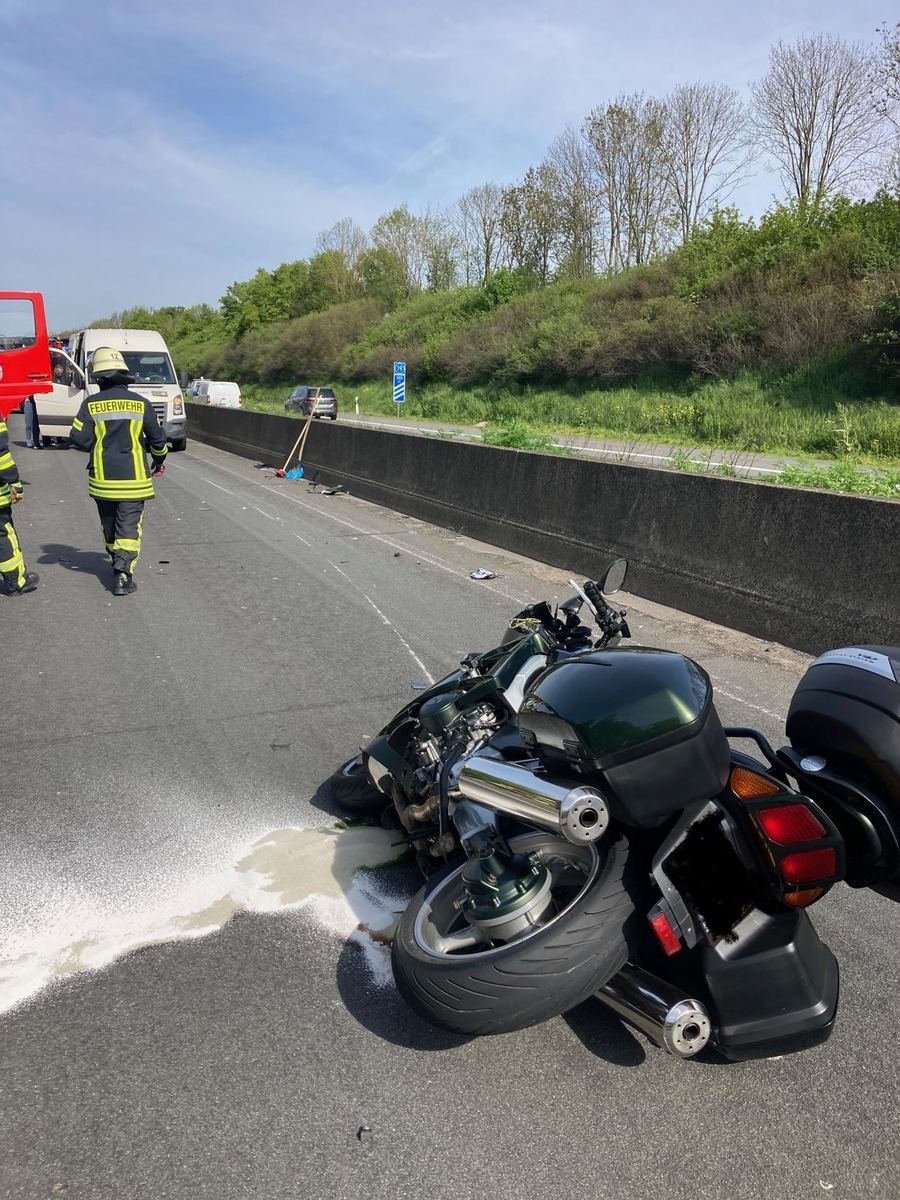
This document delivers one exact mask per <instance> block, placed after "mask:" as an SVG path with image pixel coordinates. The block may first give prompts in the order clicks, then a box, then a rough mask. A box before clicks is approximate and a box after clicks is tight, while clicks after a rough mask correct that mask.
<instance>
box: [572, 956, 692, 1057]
mask: <svg viewBox="0 0 900 1200" xmlns="http://www.w3.org/2000/svg"><path fill="white" fill-rule="evenodd" d="M595 995H596V997H597V999H598V1000H600V1001H602V1003H603V1004H605V1005H606V1007H607V1008H609V1009H612V1011H613V1012H614V1013H616V1014H617V1015H618V1016H620V1017H622V1018H623V1020H625V1021H628V1022H629V1023H630V1024H631V1025H634V1026H635V1027H636V1028H637V1029H640V1030H641V1032H642V1033H646V1034H647V1036H648V1037H649V1038H651V1039H652V1040H653V1041H654V1042H656V1044H657V1046H661V1047H662V1049H663V1050H667V1051H668V1052H669V1054H674V1055H676V1056H677V1057H678V1058H693V1056H694V1055H695V1054H699V1053H700V1051H701V1050H702V1049H703V1047H704V1046H705V1045H706V1044H707V1043H708V1042H709V1039H710V1038H711V1037H712V1022H711V1021H710V1019H709V1014H708V1013H707V1011H706V1009H705V1008H704V1007H703V1005H702V1004H701V1003H700V1002H699V1000H689V999H687V998H686V997H685V995H684V993H683V992H682V991H680V990H679V989H678V988H676V987H674V986H673V985H672V984H670V983H666V982H665V980H663V979H659V978H657V976H656V975H651V974H650V973H649V971H642V970H641V968H640V967H634V966H632V965H631V963H626V964H625V966H624V967H623V968H622V970H621V971H620V972H619V973H618V975H614V976H613V977H612V979H610V981H609V983H606V984H604V985H603V987H602V988H600V990H599V991H598V992H596V993H595Z"/></svg>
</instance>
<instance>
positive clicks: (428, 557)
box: [176, 463, 533, 604]
mask: <svg viewBox="0 0 900 1200" xmlns="http://www.w3.org/2000/svg"><path fill="white" fill-rule="evenodd" d="M210 465H215V468H216V470H218V471H224V472H225V473H226V474H227V475H233V476H234V477H235V479H239V480H241V482H242V483H250V484H254V485H255V486H256V487H261V488H263V489H264V490H265V491H267V492H271V493H272V495H274V496H278V497H279V498H280V499H282V500H289V501H290V502H291V503H292V504H299V505H300V507H301V508H305V509H308V510H309V511H310V512H314V513H318V514H319V515H320V516H323V517H327V518H328V519H330V520H332V521H334V522H336V523H337V524H338V525H343V526H345V527H346V528H347V529H352V530H353V531H354V532H355V533H361V534H363V535H364V536H366V537H370V538H372V539H373V541H376V542H381V543H382V544H383V545H385V546H390V547H391V548H392V549H394V550H404V551H406V552H407V553H409V552H410V547H409V543H408V542H401V541H396V540H394V539H393V538H390V537H387V536H385V535H384V534H380V533H377V532H376V531H375V530H374V529H368V528H366V526H364V525H358V524H357V523H356V522H355V521H351V520H350V519H349V518H347V517H339V516H337V515H336V514H335V513H326V512H325V511H324V510H323V509H321V508H317V507H316V506H315V505H313V504H307V503H306V501H304V500H301V499H300V498H299V497H297V496H289V495H287V494H285V493H284V492H283V491H281V490H280V489H277V488H273V487H271V486H270V485H269V484H265V483H261V482H260V481H259V480H258V479H248V478H247V477H246V476H244V475H241V474H240V473H239V472H238V471H232V470H231V469H230V468H229V467H223V466H222V465H221V463H215V464H210ZM176 469H177V470H182V471H183V470H186V464H179V466H178V468H176ZM200 478H201V479H202V478H204V476H200ZM221 490H222V491H225V490H226V489H224V488H223V489H221ZM229 495H234V496H235V498H236V499H237V498H238V497H237V496H236V494H235V493H234V492H231V493H229ZM382 507H384V506H382ZM415 553H416V556H417V557H418V558H421V559H423V560H424V561H425V562H427V563H428V564H429V566H432V567H437V568H438V570H441V571H446V572H447V573H448V574H450V575H453V576H455V577H456V578H457V579H468V578H469V576H468V573H467V572H466V571H459V570H457V568H456V567H453V566H451V565H450V563H448V562H447V561H446V560H445V559H442V558H439V557H437V556H436V555H433V554H429V553H428V552H427V551H421V550H419V549H418V548H416V551H415ZM478 590H479V591H482V592H493V593H494V594H495V595H496V596H502V597H503V599H504V600H514V601H516V602H517V603H520V604H521V603H525V602H529V603H530V602H531V600H532V599H533V597H532V596H530V595H529V594H527V593H526V594H524V595H522V594H520V593H519V592H517V591H515V590H511V591H510V590H506V591H504V589H503V588H498V587H491V585H490V584H489V583H487V582H479V585H478Z"/></svg>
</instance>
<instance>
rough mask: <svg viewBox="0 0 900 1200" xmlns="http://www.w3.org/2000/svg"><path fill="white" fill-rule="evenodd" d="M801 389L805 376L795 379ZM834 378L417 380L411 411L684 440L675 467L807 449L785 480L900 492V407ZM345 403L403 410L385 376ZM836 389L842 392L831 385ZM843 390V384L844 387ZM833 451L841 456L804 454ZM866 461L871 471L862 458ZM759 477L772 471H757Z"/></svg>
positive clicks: (249, 400) (270, 397)
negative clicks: (553, 383)
mask: <svg viewBox="0 0 900 1200" xmlns="http://www.w3.org/2000/svg"><path fill="white" fill-rule="evenodd" d="M795 387H796V385H795ZM833 389H834V383H833V381H832V383H831V386H830V387H827V386H825V385H823V383H822V381H820V380H816V379H811V378H807V379H805V380H804V381H803V382H802V385H801V386H799V387H796V390H795V391H794V392H793V394H792V393H791V392H790V390H789V386H788V383H786V382H785V381H782V382H781V383H779V384H776V385H775V386H769V387H766V386H764V385H763V384H762V383H761V382H760V381H759V380H756V379H754V378H752V376H750V375H749V374H748V375H745V376H743V377H742V378H740V379H738V380H737V381H735V382H727V381H716V382H709V383H706V384H703V385H701V386H700V387H697V388H695V389H694V390H693V391H685V392H680V393H677V392H671V391H663V390H652V389H650V388H618V389H613V390H596V391H589V390H579V391H563V390H561V389H553V388H547V389H537V388H535V389H523V390H520V391H512V390H507V391H503V390H499V391H498V390H497V389H488V388H472V389H465V390H461V389H456V388H452V387H450V386H448V385H442V384H430V385H426V386H424V387H422V388H421V389H416V388H411V389H410V392H409V396H408V399H407V401H406V403H405V404H404V405H403V408H402V411H401V412H400V414H399V415H400V416H401V417H403V418H405V419H409V420H431V421H438V422H442V423H446V424H451V425H453V424H459V425H477V424H481V423H482V422H488V424H487V426H486V427H485V428H484V429H483V431H482V432H483V438H484V440H485V441H486V442H488V443H490V444H493V445H501V446H510V447H514V448H518V449H526V450H529V449H530V450H544V451H550V450H551V449H554V448H553V446H552V443H553V440H554V439H555V438H561V437H562V438H569V439H572V445H571V446H570V448H569V449H568V450H567V451H565V450H563V451H560V450H559V449H558V448H555V452H557V453H566V452H568V453H575V454H577V453H578V452H579V448H578V438H599V439H602V438H609V439H614V440H616V441H618V442H624V443H625V445H626V449H625V450H624V452H623V458H625V459H627V457H628V448H627V447H628V445H629V443H634V444H635V446H636V445H637V444H638V443H650V444H652V445H657V446H663V445H665V446H675V447H681V448H682V450H683V453H681V454H678V453H676V454H675V455H673V466H675V467H677V468H680V469H683V470H691V471H698V470H711V471H714V472H716V473H718V474H723V475H736V474H740V473H741V470H742V469H743V468H746V467H747V466H748V465H751V464H752V461H753V457H754V455H757V454H768V455H774V456H776V457H781V456H783V457H784V458H786V459H788V458H789V459H799V460H801V462H800V464H799V465H795V464H785V465H784V467H783V473H782V474H781V475H778V476H773V478H776V479H777V481H778V482H780V483H786V484H794V485H798V486H805V487H816V488H826V489H830V490H837V491H849V492H859V493H864V494H867V495H874V496H886V497H900V412H898V409H897V408H896V406H892V405H890V404H889V403H888V402H887V401H886V400H878V401H871V402H866V403H862V402H854V403H851V402H848V401H841V400H835V399H833V398H832V396H833ZM337 390H338V395H339V403H340V406H341V411H342V412H344V413H354V412H355V407H356V405H355V401H356V398H357V397H358V399H359V411H360V413H361V414H364V415H367V416H391V417H396V416H397V415H398V411H397V407H398V406H397V405H396V404H395V403H394V402H393V400H392V399H391V397H390V391H389V389H388V388H387V387H385V386H384V385H383V384H375V383H361V384H356V385H345V386H344V387H339V388H338V389H337ZM289 391H290V388H289V387H288V386H279V385H277V384H247V385H245V386H244V388H243V395H244V406H245V407H246V408H248V409H255V410H258V411H262V412H275V413H284V401H285V399H286V397H287V395H288V393H289ZM829 393H831V394H829ZM838 394H840V392H838ZM704 450H706V451H710V450H722V451H725V452H726V453H725V457H726V460H727V461H726V462H725V463H724V464H719V465H713V466H704V464H703V462H702V461H700V462H698V461H697V460H698V459H700V460H702V458H703V454H702V452H703V451H704ZM802 460H819V461H822V460H826V461H827V462H829V463H832V464H833V465H831V466H828V467H824V468H823V467H821V466H817V465H816V464H815V462H810V463H809V464H808V465H807V464H804V462H803V461H802ZM863 465H864V466H866V468H867V469H866V470H865V471H862V470H860V467H861V466H863ZM756 478H760V476H759V474H758V473H757V475H756Z"/></svg>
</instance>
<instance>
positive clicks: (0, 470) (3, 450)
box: [0, 417, 19, 508]
mask: <svg viewBox="0 0 900 1200" xmlns="http://www.w3.org/2000/svg"><path fill="white" fill-rule="evenodd" d="M18 482H19V468H18V467H17V466H16V464H15V461H14V459H13V456H12V455H11V454H10V452H9V430H8V429H7V428H6V422H5V421H4V420H3V418H2V417H0V508H7V507H9V505H10V504H11V503H12V484H14V483H18Z"/></svg>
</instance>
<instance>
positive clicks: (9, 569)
mask: <svg viewBox="0 0 900 1200" xmlns="http://www.w3.org/2000/svg"><path fill="white" fill-rule="evenodd" d="M24 582H25V560H24V558H23V557H22V548H21V546H20V545H19V539H18V537H17V536H16V527H15V525H13V519H12V506H11V505H9V504H4V505H0V590H2V591H4V592H16V591H18V590H19V588H20V587H22V585H23V584H24Z"/></svg>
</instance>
